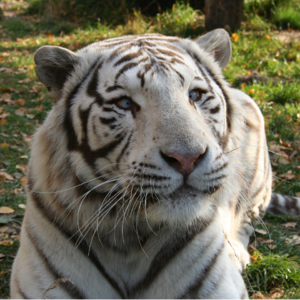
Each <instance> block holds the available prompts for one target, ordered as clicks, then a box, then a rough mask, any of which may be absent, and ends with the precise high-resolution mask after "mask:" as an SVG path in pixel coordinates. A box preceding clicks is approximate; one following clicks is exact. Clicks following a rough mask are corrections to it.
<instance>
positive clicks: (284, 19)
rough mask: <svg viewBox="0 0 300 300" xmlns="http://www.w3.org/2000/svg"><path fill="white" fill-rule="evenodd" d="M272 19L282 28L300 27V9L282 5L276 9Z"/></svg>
mask: <svg viewBox="0 0 300 300" xmlns="http://www.w3.org/2000/svg"><path fill="white" fill-rule="evenodd" d="M272 20H273V22H274V23H275V24H276V25H277V26H278V27H280V28H282V29H288V28H292V29H300V10H299V8H298V9H297V8H296V9H295V8H293V7H285V6H281V7H279V8H278V9H277V10H276V12H275V14H274V16H273V18H272Z"/></svg>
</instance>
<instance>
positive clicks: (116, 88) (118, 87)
mask: <svg viewBox="0 0 300 300" xmlns="http://www.w3.org/2000/svg"><path fill="white" fill-rule="evenodd" d="M120 89H122V90H124V88H123V87H121V86H120V85H113V86H109V87H108V88H107V89H106V92H107V93H110V92H113V91H116V90H120Z"/></svg>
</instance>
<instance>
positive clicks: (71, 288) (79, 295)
mask: <svg viewBox="0 0 300 300" xmlns="http://www.w3.org/2000/svg"><path fill="white" fill-rule="evenodd" d="M28 222H29V221H28V220H27V222H25V230H26V233H27V236H28V237H29V239H30V240H31V243H32V245H33V246H34V248H35V250H36V251H37V253H38V254H39V256H40V258H41V259H42V260H43V261H44V263H45V265H46V267H47V269H48V271H49V272H50V273H51V274H52V275H53V277H54V278H55V279H56V280H57V279H60V278H64V277H67V276H65V275H64V274H63V273H62V272H61V271H59V270H57V269H56V268H55V266H54V264H53V263H52V262H51V259H50V258H48V257H47V255H46V254H45V253H44V251H43V250H42V248H41V247H39V245H41V244H42V241H41V240H40V239H39V238H38V236H37V235H33V230H32V226H30V225H29V223H28ZM69 259H71V258H69ZM60 286H62V287H63V289H64V290H65V291H66V292H67V293H68V294H69V295H70V296H71V298H73V299H86V296H85V295H84V293H83V292H82V291H80V290H79V288H78V287H76V285H75V284H73V283H71V282H70V281H65V282H61V283H60Z"/></svg>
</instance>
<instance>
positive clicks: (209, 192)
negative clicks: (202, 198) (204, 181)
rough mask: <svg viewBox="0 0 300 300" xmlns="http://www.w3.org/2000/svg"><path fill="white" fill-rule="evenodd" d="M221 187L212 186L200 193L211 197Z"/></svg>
mask: <svg viewBox="0 0 300 300" xmlns="http://www.w3.org/2000/svg"><path fill="white" fill-rule="evenodd" d="M221 186H222V185H214V186H209V187H208V188H207V189H206V190H201V193H203V194H206V195H212V194H214V193H216V192H217V191H218V190H219V189H220V188H221Z"/></svg>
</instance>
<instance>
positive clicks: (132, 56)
mask: <svg viewBox="0 0 300 300" xmlns="http://www.w3.org/2000/svg"><path fill="white" fill-rule="evenodd" d="M142 54H143V52H142V50H141V49H139V51H138V52H134V53H129V54H127V55H125V56H123V57H122V58H121V59H119V60H118V61H117V62H116V63H115V64H114V67H116V66H118V65H120V64H122V63H124V62H128V61H130V60H133V59H135V58H137V57H139V56H141V55H142Z"/></svg>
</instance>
